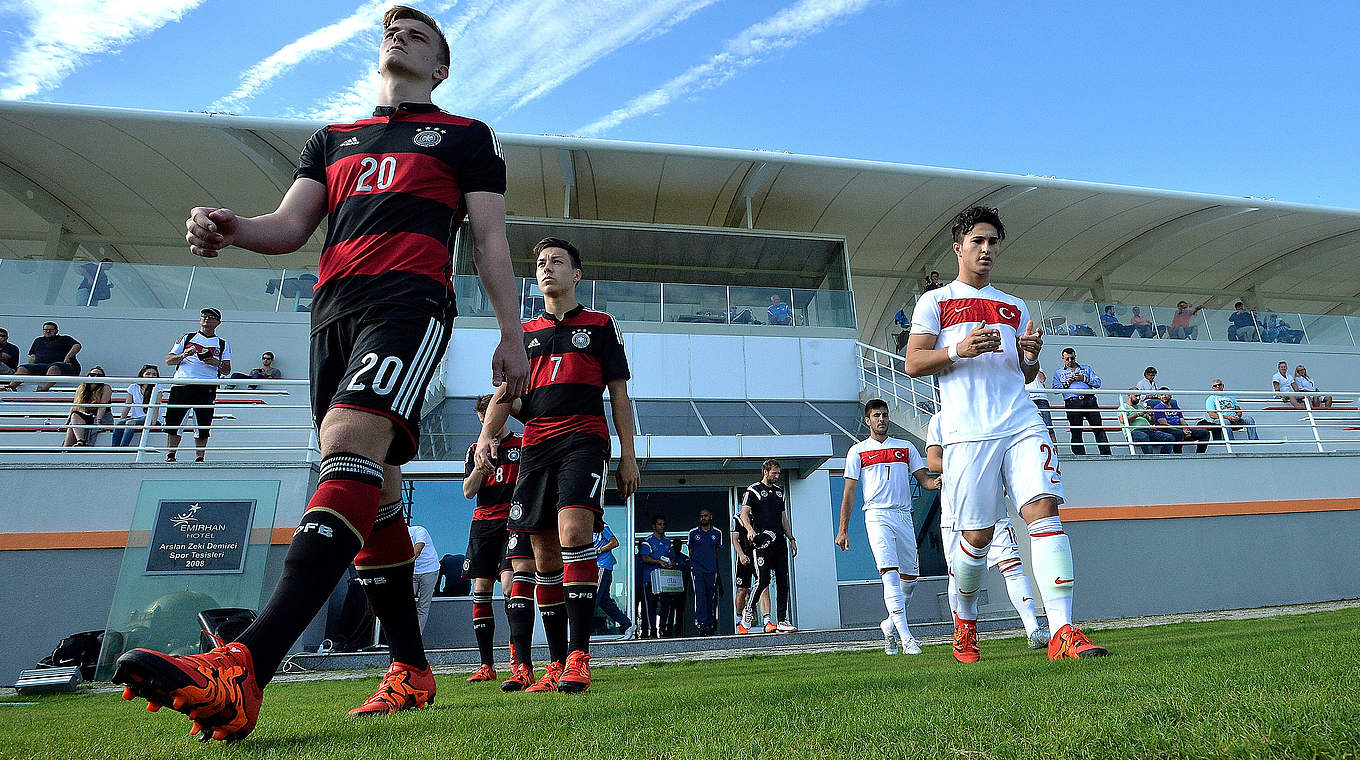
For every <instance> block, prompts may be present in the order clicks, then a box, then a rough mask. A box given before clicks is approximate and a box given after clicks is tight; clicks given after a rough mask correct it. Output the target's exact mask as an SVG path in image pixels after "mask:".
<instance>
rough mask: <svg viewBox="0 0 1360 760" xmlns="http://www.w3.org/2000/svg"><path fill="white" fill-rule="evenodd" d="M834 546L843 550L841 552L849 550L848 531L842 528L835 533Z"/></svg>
mask: <svg viewBox="0 0 1360 760" xmlns="http://www.w3.org/2000/svg"><path fill="white" fill-rule="evenodd" d="M836 546H837V547H839V548H840V550H841V551H843V552H846V551H850V532H849V531H846V530H842V531H840V532H838V533H836Z"/></svg>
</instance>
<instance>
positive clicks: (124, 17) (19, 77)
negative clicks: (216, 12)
mask: <svg viewBox="0 0 1360 760" xmlns="http://www.w3.org/2000/svg"><path fill="white" fill-rule="evenodd" d="M202 3H203V0H18V2H13V3H9V4H8V5H9V7H11V8H14V9H16V10H17V11H18V12H19V13H20V14H21V15H23V16H26V17H27V19H28V29H27V31H26V32H25V33H24V34H22V35H20V38H19V39H18V40H17V41H16V42H15V45H14V50H15V51H16V52H15V53H14V54H13V55H12V56H11V57H10V59H9V61H8V62H7V63H6V64H5V67H4V73H3V74H0V77H3V79H5V80H7V83H6V84H5V85H4V87H3V88H2V89H0V98H8V99H12V100H22V99H23V98H29V97H32V96H34V95H37V94H38V93H40V92H42V91H44V90H49V89H51V88H53V87H56V86H57V85H59V84H61V82H62V81H63V80H65V79H66V77H68V76H70V75H71V73H72V72H74V71H75V70H76V69H78V68H80V66H81V65H82V64H83V63H84V62H85V61H86V59H88V58H90V57H91V56H95V55H99V54H101V53H109V52H113V51H116V50H119V49H121V48H123V47H124V46H126V45H127V44H129V43H132V42H135V41H137V40H139V39H141V38H142V37H145V36H146V35H148V34H150V33H151V32H154V31H155V30H157V29H159V28H161V27H162V26H164V25H166V24H168V23H170V22H172V21H179V20H180V19H182V18H184V15H185V14H186V13H188V12H189V11H191V10H193V9H194V8H196V7H198V6H199V5H201V4H202Z"/></svg>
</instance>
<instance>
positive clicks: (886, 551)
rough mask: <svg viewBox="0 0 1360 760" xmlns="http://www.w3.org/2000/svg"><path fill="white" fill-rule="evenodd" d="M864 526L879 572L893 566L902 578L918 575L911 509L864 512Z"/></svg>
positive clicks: (914, 529)
mask: <svg viewBox="0 0 1360 760" xmlns="http://www.w3.org/2000/svg"><path fill="white" fill-rule="evenodd" d="M864 527H865V529H866V530H868V532H869V548H870V549H872V550H873V552H874V562H875V563H876V564H877V565H878V569H879V571H882V570H884V569H885V568H889V567H895V568H897V570H898V572H900V573H902V574H903V575H918V574H919V572H920V569H921V567H920V564H919V562H918V560H917V557H916V527H915V526H914V525H912V522H911V510H910V509H866V510H864Z"/></svg>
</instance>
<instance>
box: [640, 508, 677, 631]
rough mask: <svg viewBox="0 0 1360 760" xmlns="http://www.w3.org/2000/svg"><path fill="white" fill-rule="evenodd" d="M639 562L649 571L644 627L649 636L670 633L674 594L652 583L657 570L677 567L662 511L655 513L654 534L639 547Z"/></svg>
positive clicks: (645, 588)
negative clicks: (671, 600) (667, 592)
mask: <svg viewBox="0 0 1360 760" xmlns="http://www.w3.org/2000/svg"><path fill="white" fill-rule="evenodd" d="M638 563H639V564H640V565H641V566H644V567H642V568H641V569H642V570H643V572H644V573H645V575H644V576H643V578H644V580H643V590H644V597H643V598H644V599H645V600H646V606H645V607H644V610H645V611H644V613H643V621H642V622H643V626H642V627H643V630H644V634H643V635H644V636H645V637H646V638H652V639H655V638H660V637H661V636H666V635H669V633H670V631H669V630H668V629H669V625H668V624H669V622H670V612H671V608H670V594H662V593H660V592H659V590H658V589H657V588H656V587H655V586H654V585H653V584H652V577H653V573H654V571H656V570H673V569H675V565H676V562H675V557H674V555H672V554H671V540H670V539H669V538H666V518H664V517H662V516H661V515H654V516H653V517H652V534H651V535H650V536H647V538H645V539H643V541H642V546H641V547H639V548H638Z"/></svg>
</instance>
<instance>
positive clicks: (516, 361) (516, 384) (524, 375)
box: [491, 335, 529, 404]
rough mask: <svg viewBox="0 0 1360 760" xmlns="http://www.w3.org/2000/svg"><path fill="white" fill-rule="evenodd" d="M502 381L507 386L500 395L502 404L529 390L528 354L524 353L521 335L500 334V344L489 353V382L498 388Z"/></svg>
mask: <svg viewBox="0 0 1360 760" xmlns="http://www.w3.org/2000/svg"><path fill="white" fill-rule="evenodd" d="M502 383H505V384H506V385H507V386H508V387H507V388H506V389H505V393H504V395H502V396H501V403H503V404H508V403H510V402H511V401H514V400H515V399H517V398H519V397H520V396H523V395H524V393H525V391H528V390H529V356H528V355H527V354H525V353H524V338H523V336H522V335H519V336H509V335H502V337H501V342H500V344H499V345H497V346H496V351H495V353H493V354H492V355H491V384H492V385H494V386H496V387H497V388H499V387H500V386H501V384H502Z"/></svg>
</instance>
